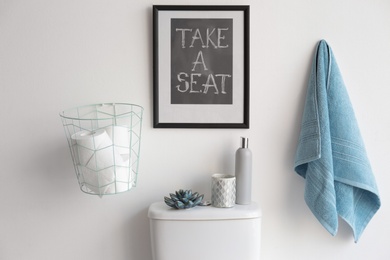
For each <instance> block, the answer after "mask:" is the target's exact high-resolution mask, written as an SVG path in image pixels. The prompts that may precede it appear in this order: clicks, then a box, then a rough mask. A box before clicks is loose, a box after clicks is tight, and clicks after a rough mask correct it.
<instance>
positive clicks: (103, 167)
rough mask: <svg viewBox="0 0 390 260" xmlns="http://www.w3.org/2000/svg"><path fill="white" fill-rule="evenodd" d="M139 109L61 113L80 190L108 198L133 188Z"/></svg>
mask: <svg viewBox="0 0 390 260" xmlns="http://www.w3.org/2000/svg"><path fill="white" fill-rule="evenodd" d="M142 113H143V108H142V107H141V106H138V105H134V104H125V103H104V104H94V105H87V106H82V107H76V108H72V109H68V110H65V111H62V112H61V113H60V116H61V118H62V123H63V126H64V129H65V135H66V139H67V141H68V144H69V148H70V153H71V155H72V160H73V165H74V168H75V171H76V175H77V179H78V182H79V185H80V189H81V190H82V191H83V192H85V193H88V194H94V195H99V196H102V195H108V194H117V193H121V192H125V191H128V190H130V189H131V188H132V187H135V186H136V184H137V176H138V165H139V155H140V144H141V129H142Z"/></svg>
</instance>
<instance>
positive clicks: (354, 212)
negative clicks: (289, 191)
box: [295, 40, 381, 242]
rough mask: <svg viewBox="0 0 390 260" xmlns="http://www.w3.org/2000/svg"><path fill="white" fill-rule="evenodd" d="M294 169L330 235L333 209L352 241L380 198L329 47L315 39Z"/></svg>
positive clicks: (333, 230) (333, 231) (335, 222)
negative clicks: (348, 227) (316, 43)
mask: <svg viewBox="0 0 390 260" xmlns="http://www.w3.org/2000/svg"><path fill="white" fill-rule="evenodd" d="M295 171H296V172H297V173H298V174H299V175H301V176H302V177H304V178H305V179H306V183H305V201H306V203H307V205H308V206H309V208H310V210H311V211H312V212H313V214H314V215H315V216H316V218H317V219H318V220H319V221H320V223H321V224H322V225H323V226H324V227H325V228H326V229H327V230H328V231H329V233H331V234H332V235H333V236H334V235H336V233H337V229H338V215H339V216H340V217H341V218H343V219H344V220H345V221H346V222H347V223H348V224H349V225H350V226H351V228H352V230H353V234H354V238H355V242H357V241H358V240H359V238H360V236H361V234H362V232H363V230H364V229H365V227H366V226H367V224H368V222H369V221H370V220H371V218H372V217H373V216H374V214H375V213H376V211H377V210H378V209H379V207H380V205H381V203H380V199H379V195H378V190H377V186H376V183H375V178H374V176H373V173H372V170H371V166H370V163H369V160H368V158H367V155H366V152H365V148H364V144H363V141H362V138H361V135H360V132H359V128H358V125H357V122H356V119H355V115H354V112H353V109H352V105H351V103H350V101H349V97H348V93H347V90H346V88H345V86H344V82H343V79H342V76H341V73H340V71H339V68H338V66H337V63H336V60H335V58H334V56H333V53H332V50H331V48H330V47H329V46H328V44H327V43H326V42H325V41H324V40H322V41H320V42H319V43H318V45H317V50H316V54H315V57H314V59H313V64H312V68H311V75H310V79H309V86H308V89H307V94H306V101H305V108H304V112H303V118H302V125H301V133H300V136H299V143H298V148H297V152H296V156H295Z"/></svg>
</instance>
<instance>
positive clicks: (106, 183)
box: [78, 165, 115, 195]
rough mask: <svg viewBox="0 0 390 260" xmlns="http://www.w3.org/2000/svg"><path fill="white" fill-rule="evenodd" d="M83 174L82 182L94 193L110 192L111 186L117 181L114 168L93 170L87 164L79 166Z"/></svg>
mask: <svg viewBox="0 0 390 260" xmlns="http://www.w3.org/2000/svg"><path fill="white" fill-rule="evenodd" d="M78 168H79V172H80V174H81V178H82V180H81V182H82V183H83V184H84V185H85V187H87V188H88V189H89V190H90V191H91V192H92V193H95V194H98V195H103V194H107V193H109V188H110V185H111V184H112V183H114V182H115V175H114V170H113V169H111V168H109V169H105V170H101V171H93V170H91V169H89V168H87V167H85V166H81V165H79V166H78Z"/></svg>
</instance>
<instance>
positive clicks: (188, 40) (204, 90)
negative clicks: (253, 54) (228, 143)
mask: <svg viewBox="0 0 390 260" xmlns="http://www.w3.org/2000/svg"><path fill="white" fill-rule="evenodd" d="M153 63H154V67H153V103H154V110H153V121H154V122H153V126H154V127H155V128H249V6H166V5H155V6H153Z"/></svg>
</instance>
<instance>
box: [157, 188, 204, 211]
mask: <svg viewBox="0 0 390 260" xmlns="http://www.w3.org/2000/svg"><path fill="white" fill-rule="evenodd" d="M169 196H170V198H168V197H164V201H165V204H167V205H168V206H169V207H172V208H175V209H189V208H192V207H195V206H197V205H199V204H200V203H201V202H202V200H203V196H204V195H203V194H202V195H199V193H198V192H195V193H192V190H179V191H175V193H174V194H173V193H169Z"/></svg>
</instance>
